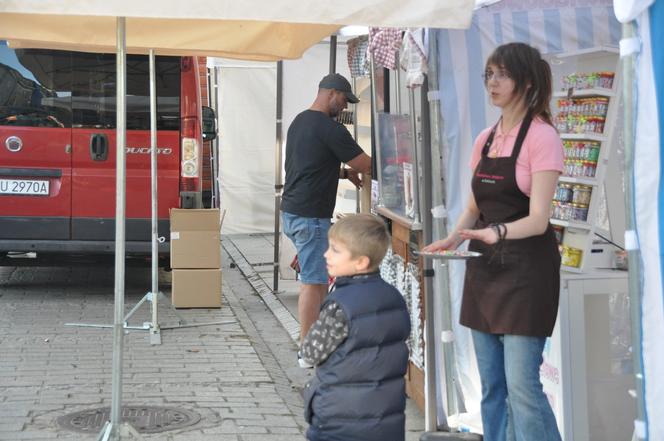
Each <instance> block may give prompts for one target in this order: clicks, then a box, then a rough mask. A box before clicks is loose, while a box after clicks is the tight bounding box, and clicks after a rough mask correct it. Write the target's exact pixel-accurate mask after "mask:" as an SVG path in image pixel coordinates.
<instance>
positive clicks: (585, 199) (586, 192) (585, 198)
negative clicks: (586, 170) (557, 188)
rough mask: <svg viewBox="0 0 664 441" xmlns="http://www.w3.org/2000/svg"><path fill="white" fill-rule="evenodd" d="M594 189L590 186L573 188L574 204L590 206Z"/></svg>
mask: <svg viewBox="0 0 664 441" xmlns="http://www.w3.org/2000/svg"><path fill="white" fill-rule="evenodd" d="M591 193H592V187H590V186H589V185H575V186H574V187H572V202H573V203H575V204H583V205H589V204H590V195H591Z"/></svg>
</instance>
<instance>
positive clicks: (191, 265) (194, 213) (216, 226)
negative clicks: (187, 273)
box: [171, 208, 221, 269]
mask: <svg viewBox="0 0 664 441" xmlns="http://www.w3.org/2000/svg"><path fill="white" fill-rule="evenodd" d="M220 231H221V220H220V216H219V209H201V210H194V209H191V210H187V209H180V208H171V268H177V269H202V268H220V267H221V236H220Z"/></svg>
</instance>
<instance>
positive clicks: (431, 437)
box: [420, 432, 482, 441]
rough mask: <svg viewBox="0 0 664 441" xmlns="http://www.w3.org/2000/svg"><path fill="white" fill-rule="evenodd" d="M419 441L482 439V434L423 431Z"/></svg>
mask: <svg viewBox="0 0 664 441" xmlns="http://www.w3.org/2000/svg"><path fill="white" fill-rule="evenodd" d="M420 441H482V435H478V434H477V433H469V432H424V433H423V434H422V436H420Z"/></svg>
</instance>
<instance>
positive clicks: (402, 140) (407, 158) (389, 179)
mask: <svg viewBox="0 0 664 441" xmlns="http://www.w3.org/2000/svg"><path fill="white" fill-rule="evenodd" d="M378 138H379V142H378V148H380V154H379V162H380V163H379V164H378V166H379V167H380V173H379V175H378V177H379V183H378V188H379V189H380V194H379V197H378V206H379V207H382V208H387V209H389V210H390V211H392V212H394V213H395V214H397V215H399V216H402V217H408V218H410V219H412V218H413V216H414V209H415V206H414V205H415V197H414V185H415V179H414V173H413V167H414V145H413V133H412V124H411V118H410V116H408V115H392V114H388V113H379V114H378Z"/></svg>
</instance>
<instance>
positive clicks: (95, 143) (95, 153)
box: [90, 133, 108, 161]
mask: <svg viewBox="0 0 664 441" xmlns="http://www.w3.org/2000/svg"><path fill="white" fill-rule="evenodd" d="M90 157H91V158H92V160H93V161H106V159H108V137H107V136H106V135H105V134H103V133H95V134H93V135H92V136H91V137H90Z"/></svg>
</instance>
